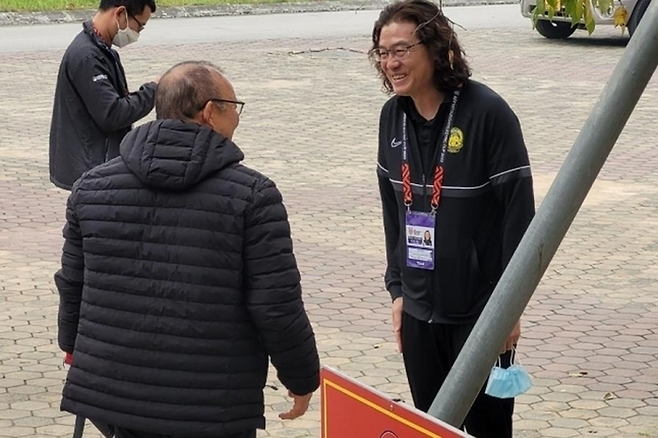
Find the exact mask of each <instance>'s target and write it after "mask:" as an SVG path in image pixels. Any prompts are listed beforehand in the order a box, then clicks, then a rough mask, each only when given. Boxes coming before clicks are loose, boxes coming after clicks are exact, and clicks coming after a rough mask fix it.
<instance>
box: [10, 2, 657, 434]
mask: <svg viewBox="0 0 658 438" xmlns="http://www.w3.org/2000/svg"><path fill="white" fill-rule="evenodd" d="M448 13H449V14H450V15H451V16H452V17H453V19H455V20H456V21H459V22H461V23H462V24H464V25H465V27H467V28H468V31H467V32H465V31H460V33H459V34H460V37H461V39H462V42H463V44H464V47H465V49H466V50H467V53H468V55H469V59H470V61H471V62H472V66H473V69H474V77H475V78H476V79H478V80H481V81H484V82H486V83H487V84H489V85H490V86H492V87H493V88H495V89H496V90H497V91H498V92H499V93H500V94H502V95H503V96H504V97H505V98H506V99H507V100H508V101H509V103H510V104H511V105H512V107H513V108H514V109H515V110H516V112H517V113H518V115H519V118H520V120H521V123H522V125H523V128H524V132H525V136H526V141H527V143H528V147H529V150H530V156H531V161H532V165H533V172H534V176H535V189H536V193H537V202H538V203H539V202H540V201H541V199H542V196H543V195H544V193H546V190H547V189H548V186H549V184H550V182H551V181H552V179H553V178H554V176H555V173H556V172H557V170H558V169H559V167H560V165H561V163H562V161H563V159H564V156H565V154H566V152H567V150H568V148H569V147H570V145H571V144H572V142H573V140H574V139H575V137H576V135H577V133H578V130H579V129H580V127H581V126H582V124H583V122H584V120H585V117H586V115H587V113H588V112H589V111H590V110H591V108H592V107H593V106H594V105H595V102H596V98H597V96H598V94H599V93H600V91H601V89H602V87H603V84H604V82H605V80H606V78H607V77H608V76H609V74H610V72H611V70H612V68H613V67H614V65H615V63H616V62H617V60H618V59H619V57H620V55H621V53H622V51H623V48H624V43H625V38H624V37H621V36H619V34H618V33H617V32H616V31H614V30H612V29H603V28H602V29H600V30H599V31H597V34H596V35H595V36H594V37H592V38H588V37H586V36H584V35H582V34H579V35H576V36H575V38H573V39H570V40H568V41H564V42H554V41H547V40H545V39H542V38H541V37H539V36H538V35H537V34H536V33H535V32H534V31H532V30H531V29H530V26H529V25H528V24H527V23H525V22H523V21H519V17H518V13H517V9H516V7H505V6H503V7H490V8H480V7H475V8H472V9H467V8H455V9H449V10H448ZM368 14H369V15H368ZM460 14H461V15H460ZM374 16H375V15H374V14H373V13H366V12H363V13H359V14H356V15H354V14H349V13H348V14H326V15H325V14H309V15H300V16H285V17H283V16H281V17H279V16H274V17H235V18H212V19H198V20H194V19H189V20H176V21H160V22H155V21H154V22H153V23H151V24H149V27H150V29H149V32H147V33H145V35H144V39H143V44H138V45H135V46H133V47H130V48H128V49H126V50H124V51H123V52H122V53H123V59H124V61H125V64H126V67H127V72H128V76H129V80H130V83H131V86H132V87H137V86H139V84H140V83H141V82H142V81H146V80H149V79H150V78H152V77H153V76H154V75H158V74H161V73H162V72H163V71H164V70H165V69H166V68H168V67H169V66H171V65H172V64H173V63H175V62H178V61H182V60H185V59H189V58H196V59H208V60H211V61H214V62H216V63H218V64H220V65H222V66H223V67H224V69H225V70H226V71H227V72H228V74H229V76H230V77H231V78H232V80H233V82H234V85H235V88H236V90H237V93H238V95H239V96H240V97H241V98H243V99H244V100H245V101H246V102H247V105H246V107H245V111H244V113H243V116H242V121H241V125H240V127H239V128H238V131H237V133H236V141H237V143H238V144H239V145H240V146H241V147H242V148H243V150H244V151H245V154H246V156H247V160H246V163H247V164H248V165H251V166H254V167H256V168H258V169H259V170H261V171H263V172H264V173H266V174H268V175H269V176H271V177H272V178H273V179H274V180H275V181H276V182H277V183H278V185H279V186H280V188H281V190H282V192H283V193H284V197H285V202H286V205H287V207H288V210H289V212H290V217H291V222H292V229H293V237H294V239H295V248H296V251H297V253H298V259H299V263H300V268H301V271H302V275H303V283H304V289H305V294H306V303H307V306H308V310H309V315H310V318H311V320H312V322H313V324H314V327H315V330H316V333H317V339H318V343H319V347H320V350H321V352H322V361H323V363H325V364H327V365H331V366H334V367H337V368H339V369H340V370H341V371H343V372H345V373H347V374H348V375H350V376H353V377H356V378H358V379H359V380H360V381H362V382H364V383H366V384H370V385H373V386H375V387H376V388H377V389H379V390H381V391H384V392H386V393H388V394H390V395H392V396H394V397H400V398H402V399H403V400H409V394H408V391H407V389H406V384H405V378H404V373H403V371H402V363H401V359H400V356H399V355H398V354H397V353H396V352H395V347H394V345H393V342H391V341H392V337H391V333H390V327H389V324H388V319H389V305H390V303H389V300H388V298H387V296H386V293H384V292H383V291H382V280H381V274H382V271H383V266H384V256H383V252H382V249H383V245H382V233H381V219H380V213H379V201H378V197H377V191H376V180H375V173H374V169H375V162H374V157H375V150H376V125H377V118H378V112H379V108H380V106H381V104H382V103H383V102H384V101H385V99H386V96H385V95H383V94H382V93H381V92H380V85H379V83H378V81H377V79H376V78H375V75H374V73H373V70H372V68H371V67H370V66H369V65H368V62H367V60H366V58H365V56H364V53H363V52H364V51H365V50H366V49H367V47H368V38H367V35H368V34H369V32H370V28H369V27H370V25H371V24H372V21H373V19H374ZM503 16H508V17H509V21H506V20H502V19H501V18H500V17H503ZM458 17H459V18H458ZM487 17H499V18H496V19H492V20H489V19H488V18H487ZM325 18H326V19H325ZM337 18H340V19H341V20H343V21H344V22H343V21H336V20H337ZM277 20H284V21H277ZM313 20H316V21H313ZM266 23H270V24H266ZM304 23H306V24H304ZM321 23H324V24H321ZM332 23H340V24H339V25H334V24H332ZM347 23H350V24H347ZM77 28H78V27H77V26H67V25H61V26H43V27H39V26H35V27H30V28H3V29H0V46H1V47H2V49H1V50H2V51H3V53H2V54H0V120H1V121H2V123H1V124H0V205H2V209H0V300H1V301H2V306H0V374H1V378H0V437H2V438H4V437H14V436H26V437H43V438H45V437H66V436H70V435H71V429H72V424H73V423H72V418H71V416H70V415H68V414H66V413H61V412H59V409H58V401H59V397H60V391H61V385H62V379H63V378H64V373H63V371H62V370H61V369H60V367H59V365H60V363H61V354H60V352H59V351H58V348H57V345H56V340H55V338H56V312H57V295H56V293H55V292H54V291H53V282H52V274H53V272H54V271H55V270H56V269H57V266H58V260H59V253H60V250H61V244H62V239H61V227H62V224H63V220H64V203H65V200H66V193H64V192H62V191H60V190H58V189H55V188H54V187H53V186H52V185H51V184H50V183H49V182H48V174H47V167H48V162H47V146H46V145H47V143H48V129H49V122H50V111H51V105H52V93H53V89H54V80H55V75H56V71H57V67H58V64H59V60H60V58H61V55H62V51H63V49H64V48H65V46H66V44H67V42H68V39H69V38H70V36H72V34H74V33H75V32H76V31H77ZM9 36H11V37H12V38H14V40H13V41H12V42H11V43H8V42H7V41H8V40H7V37H9ZM341 47H342V48H350V49H353V50H342V49H340V48H341ZM656 102H658V82H657V81H656V80H655V79H654V80H653V81H652V82H651V83H650V85H649V87H648V88H647V90H646V92H645V95H644V97H643V99H642V100H641V102H640V103H639V105H638V107H637V109H636V111H635V114H634V115H633V117H632V118H631V120H630V121H629V124H628V126H627V128H626V130H625V132H624V134H623V135H622V137H621V139H620V142H619V145H618V146H617V147H616V148H615V150H614V151H613V152H612V154H611V156H610V159H609V161H608V163H607V164H606V166H605V168H604V170H603V172H602V174H601V176H600V178H599V180H598V181H597V183H596V185H595V187H594V189H593V191H592V193H591V194H590V196H589V198H588V200H587V202H586V204H585V205H584V207H583V208H582V210H581V212H580V213H579V216H578V218H577V220H576V222H575V223H574V225H573V227H572V229H571V230H570V232H569V234H568V236H567V238H566V239H565V241H564V242H563V245H562V246H561V248H560V251H559V253H558V254H557V255H556V257H555V259H554V261H553V263H552V264H551V266H550V268H549V270H548V272H547V274H546V276H545V278H544V279H543V281H542V283H541V285H540V287H539V288H538V290H537V292H536V294H535V297H534V298H533V300H532V302H531V303H530V306H529V308H528V309H527V311H526V314H525V317H524V338H523V339H522V341H521V343H520V355H521V357H522V362H523V364H524V365H525V366H526V367H527V368H528V370H529V371H530V372H531V374H532V376H533V379H534V384H535V386H534V388H533V389H532V390H531V391H530V393H529V394H527V395H524V396H522V397H520V398H519V399H518V403H517V408H516V415H515V427H516V433H515V436H516V437H517V438H536V437H581V436H587V437H593V436H615V437H629V438H633V437H634V438H646V437H658V316H657V315H658V305H657V304H658V283H657V282H658V269H656V265H657V264H658V219H657V218H658V174H657V173H656V171H655V169H656V168H658V148H657V147H656V146H657V145H656V143H657V142H658V141H657V139H658V126H657V125H656V124H655V117H656V116H655V115H656V112H657V111H658V105H657V104H656ZM465 135H468V133H465ZM270 383H272V384H276V381H275V379H274V376H271V377H270ZM277 386H278V384H277ZM283 392H284V391H282V390H281V389H278V390H274V389H270V388H268V389H267V390H266V399H267V418H268V431H267V432H263V433H261V435H260V436H262V437H265V436H277V437H318V436H319V425H318V421H319V411H318V404H317V399H316V401H315V403H314V404H313V406H312V408H313V409H312V411H311V412H309V414H308V415H307V417H305V418H304V419H301V420H297V421H294V422H289V423H282V422H281V421H279V420H278V419H277V417H276V413H277V412H279V411H281V410H283V409H284V408H285V407H286V406H287V402H286V401H285V398H284V396H283ZM88 436H92V437H94V436H97V435H95V434H93V432H91V431H90V432H89V435H88ZM348 438H351V437H348ZM358 438H361V437H358Z"/></svg>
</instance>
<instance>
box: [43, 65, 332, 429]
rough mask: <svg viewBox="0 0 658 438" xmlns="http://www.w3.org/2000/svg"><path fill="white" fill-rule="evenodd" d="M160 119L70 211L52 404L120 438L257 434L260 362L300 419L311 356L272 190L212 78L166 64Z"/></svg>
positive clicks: (283, 218)
mask: <svg viewBox="0 0 658 438" xmlns="http://www.w3.org/2000/svg"><path fill="white" fill-rule="evenodd" d="M156 102H157V103H156V112H157V115H158V120H156V121H154V122H150V123H147V124H144V125H142V126H140V127H138V128H137V129H135V130H133V131H132V132H130V133H129V134H128V135H127V136H126V138H125V139H124V141H123V142H122V144H121V156H120V157H118V158H115V159H113V160H110V161H109V162H107V163H105V164H102V165H100V166H98V167H96V168H94V169H92V170H90V171H89V172H86V173H85V174H84V175H83V176H82V177H81V178H80V179H79V180H78V181H77V182H76V183H75V185H74V186H73V190H72V191H71V195H70V196H69V200H68V207H67V212H66V217H67V224H66V226H65V228H64V237H65V239H66V241H65V244H64V249H63V255H62V268H61V270H59V271H58V272H57V274H56V275H55V282H56V285H57V288H58V290H59V294H60V308H59V345H60V347H61V348H62V350H63V351H65V352H66V353H68V354H72V365H71V368H70V371H69V373H68V376H67V380H66V384H65V385H64V391H63V399H62V409H63V410H66V411H69V412H72V413H74V414H77V415H81V416H84V417H86V418H89V419H90V420H92V421H93V422H94V423H95V424H97V425H99V426H100V427H99V428H100V429H102V430H106V431H108V432H109V433H111V434H112V435H111V436H114V437H115V438H177V437H181V438H182V437H185V438H201V437H208V438H255V437H256V429H259V428H264V427H265V419H264V417H263V413H264V405H263V387H264V386H265V382H266V377H267V370H268V359H271V361H272V364H273V366H274V367H275V368H276V370H277V372H278V378H279V380H280V381H281V382H282V383H283V385H284V386H285V387H286V388H287V389H288V390H289V394H290V396H291V397H293V399H294V406H293V408H292V409H291V411H290V412H287V413H284V414H281V415H280V416H281V418H283V419H292V418H296V417H298V416H300V415H303V414H304V412H305V411H306V409H307V408H308V405H309V401H310V399H311V395H312V393H313V391H315V390H316V389H317V388H318V386H319V359H318V352H317V349H316V345H315V339H314V335H313V330H312V328H311V325H310V323H309V320H308V317H307V315H306V312H305V311H304V305H303V302H302V296H301V286H300V275H299V271H298V269H297V264H296V261H295V256H294V254H293V249H292V240H291V238H290V226H289V224H288V218H287V214H286V210H285V207H284V206H283V203H282V199H281V194H280V193H279V191H278V189H277V188H276V186H275V185H274V183H273V182H272V181H271V180H269V179H268V178H267V177H265V176H263V175H261V174H260V173H258V172H256V171H254V170H252V169H249V168H247V167H245V166H243V165H242V164H240V162H241V161H242V159H243V158H244V155H243V154H242V152H241V151H240V149H239V148H238V147H237V146H236V145H235V144H234V143H233V142H232V141H231V138H232V135H233V131H234V130H235V128H236V127H237V125H238V122H239V112H240V110H241V107H242V105H243V104H242V103H241V102H238V101H237V100H236V97H235V91H233V87H232V86H231V84H230V83H229V82H228V80H227V79H226V78H225V77H223V76H222V75H221V74H220V73H219V70H218V69H217V68H216V67H214V66H212V65H210V64H208V63H202V62H187V63H182V64H180V65H178V66H175V67H173V68H172V69H171V70H170V71H169V72H168V73H166V74H165V75H164V76H163V77H162V81H161V83H160V87H159V89H158V93H157V97H156Z"/></svg>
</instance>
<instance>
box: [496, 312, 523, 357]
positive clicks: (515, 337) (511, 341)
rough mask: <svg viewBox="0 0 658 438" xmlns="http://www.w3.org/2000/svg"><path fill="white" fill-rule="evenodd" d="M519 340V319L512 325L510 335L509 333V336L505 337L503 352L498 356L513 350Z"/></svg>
mask: <svg viewBox="0 0 658 438" xmlns="http://www.w3.org/2000/svg"><path fill="white" fill-rule="evenodd" d="M519 338H521V320H520V319H519V320H518V321H517V322H516V324H515V325H514V328H513V329H512V333H510V335H509V336H508V337H507V341H505V345H504V346H503V350H502V351H501V352H500V354H504V353H505V352H507V351H510V350H511V349H513V348H514V347H515V346H516V344H518V343H519Z"/></svg>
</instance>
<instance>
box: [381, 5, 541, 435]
mask: <svg viewBox="0 0 658 438" xmlns="http://www.w3.org/2000/svg"><path fill="white" fill-rule="evenodd" d="M421 24H422V26H421ZM371 56H372V57H373V58H374V61H376V63H375V65H376V68H377V70H378V72H379V74H380V77H381V78H382V80H383V82H384V86H385V88H386V89H387V90H388V91H390V92H392V93H394V94H395V96H393V97H392V98H391V99H390V100H389V101H388V102H386V104H385V105H384V107H383V109H382V112H381V119H380V128H379V152H378V163H377V172H378V176H379V188H380V194H381V201H382V206H383V220H384V229H385V238H386V255H387V269H386V275H385V282H386V288H387V289H388V291H389V292H390V294H391V298H392V300H393V325H394V331H395V336H396V340H397V342H398V347H399V349H400V350H401V352H402V353H403V356H404V363H405V368H406V371H407V377H408V380H409V384H410V387H411V393H412V396H413V399H414V403H415V405H416V407H417V408H419V409H421V410H423V411H427V410H428V409H429V407H430V405H431V403H432V401H433V400H434V397H435V396H436V394H437V392H438V390H439V388H440V387H441V385H442V383H443V381H444V380H445V378H446V376H447V374H448V372H449V371H450V368H451V367H452V365H453V363H454V361H455V359H456V358H457V355H458V354H459V351H460V350H461V348H462V346H463V344H464V342H465V341H466V338H467V337H468V335H469V333H470V332H471V329H472V328H473V326H474V324H475V322H476V320H477V318H478V317H479V315H480V313H481V311H482V309H483V308H484V306H485V304H486V303H487V300H488V299H489V297H490V295H491V293H492V292H493V289H494V287H495V285H496V283H497V281H498V280H499V278H500V276H501V275H502V272H503V270H504V268H505V266H506V265H507V263H508V262H509V260H510V258H511V256H512V254H513V253H514V251H515V249H516V247H517V245H518V243H519V242H520V240H521V238H522V236H523V234H524V232H525V230H526V228H527V226H528V225H529V223H530V221H531V220H532V217H533V215H534V197H533V189H532V178H531V173H530V165H529V160H528V154H527V150H526V147H525V144H524V141H523V135H522V132H521V127H520V124H519V121H518V119H517V117H516V115H515V114H514V112H513V111H512V110H511V109H510V107H509V106H508V105H507V103H506V102H505V101H504V100H503V99H502V98H501V97H500V96H499V95H497V94H496V93H495V92H494V91H492V90H491V89H489V88H488V87H486V86H485V85H483V84H481V83H478V82H476V81H473V80H471V79H469V76H470V69H469V68H468V65H467V64H466V61H465V59H464V57H463V54H462V52H461V48H460V47H459V44H458V42H457V40H456V36H455V35H454V33H453V31H452V28H451V26H450V23H449V22H448V20H447V19H446V17H445V16H444V15H443V14H442V13H440V12H439V10H438V8H437V6H436V4H434V3H433V2H430V1H428V0H403V1H401V2H397V3H393V4H391V5H389V6H388V7H387V8H385V9H384V10H383V11H382V13H381V15H380V17H379V20H378V21H377V23H376V24H375V29H374V32H373V49H372V51H371ZM405 153H406V159H405V158H404V157H405ZM442 155H443V159H441V156H442ZM405 166H408V167H405ZM438 168H441V171H440V172H439V171H437V169H438ZM437 175H443V179H442V180H441V179H440V177H437ZM437 188H439V189H438V190H437ZM435 193H438V196H437V197H438V203H435V201H436V199H437V198H434V197H433V196H434V195H435ZM433 203H434V205H433ZM430 212H433V213H431V214H428V213H430ZM410 215H411V216H410ZM416 216H420V217H423V218H425V219H423V221H429V222H426V223H424V224H422V225H423V226H425V228H421V229H420V230H421V231H417V230H418V228H417V227H416V225H417V223H416V222H413V221H414V220H415V219H413V218H414V217H416ZM409 217H412V219H409ZM414 233H415V235H417V236H422V235H425V236H426V237H433V239H431V240H430V239H427V238H426V240H422V242H423V243H421V239H420V237H417V238H416V240H414V237H413V236H414ZM423 233H425V234H423ZM410 236H412V237H410ZM432 241H433V242H432ZM414 242H415V243H414ZM432 245H433V246H432ZM419 248H420V249H419ZM429 249H431V250H432V251H433V252H432V253H430V250H429ZM419 254H420V255H421V256H422V257H421V256H419ZM430 254H431V255H430ZM423 257H425V258H424V259H423ZM420 259H423V260H424V262H423V263H426V264H423V263H420V262H419V261H418V260H420ZM428 260H431V261H428ZM419 263H420V264H419ZM419 266H423V267H419ZM519 336H520V322H519V323H518V324H517V326H516V328H515V330H514V332H513V333H512V334H511V335H510V337H509V339H508V340H507V342H506V344H505V346H504V347H503V349H502V351H504V352H505V353H504V354H503V355H502V357H501V359H502V361H503V364H509V360H510V355H511V349H512V347H513V346H515V345H516V342H517V341H518V338H519ZM513 403H514V401H513V399H497V398H494V397H490V396H488V395H486V394H484V392H481V393H480V395H479V396H478V398H477V399H476V401H475V403H474V405H473V407H472V409H471V411H470V412H469V414H468V416H467V418H466V421H465V427H466V429H467V431H468V433H469V434H471V435H474V436H476V437H478V438H511V437H512V413H513Z"/></svg>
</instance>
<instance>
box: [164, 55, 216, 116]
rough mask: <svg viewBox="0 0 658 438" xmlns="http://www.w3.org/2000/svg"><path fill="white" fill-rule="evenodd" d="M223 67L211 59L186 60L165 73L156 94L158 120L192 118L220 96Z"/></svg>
mask: <svg viewBox="0 0 658 438" xmlns="http://www.w3.org/2000/svg"><path fill="white" fill-rule="evenodd" d="M222 73H223V72H222V69H221V68H219V67H218V66H216V65H215V64H213V63H211V62H208V61H184V62H180V63H178V64H176V65H174V66H173V67H171V68H170V69H169V70H167V72H166V73H165V74H164V75H163V76H162V78H161V79H160V82H159V84H158V91H157V92H156V94H155V114H156V118H158V119H179V120H183V121H188V120H191V119H193V118H194V117H195V116H196V114H197V113H198V112H199V111H200V110H201V109H202V108H203V106H204V105H205V104H206V103H207V102H208V101H209V100H210V99H212V98H218V97H221V96H219V95H218V94H219V92H218V91H217V88H218V83H219V80H220V79H221V78H222V77H223V74H222Z"/></svg>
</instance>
